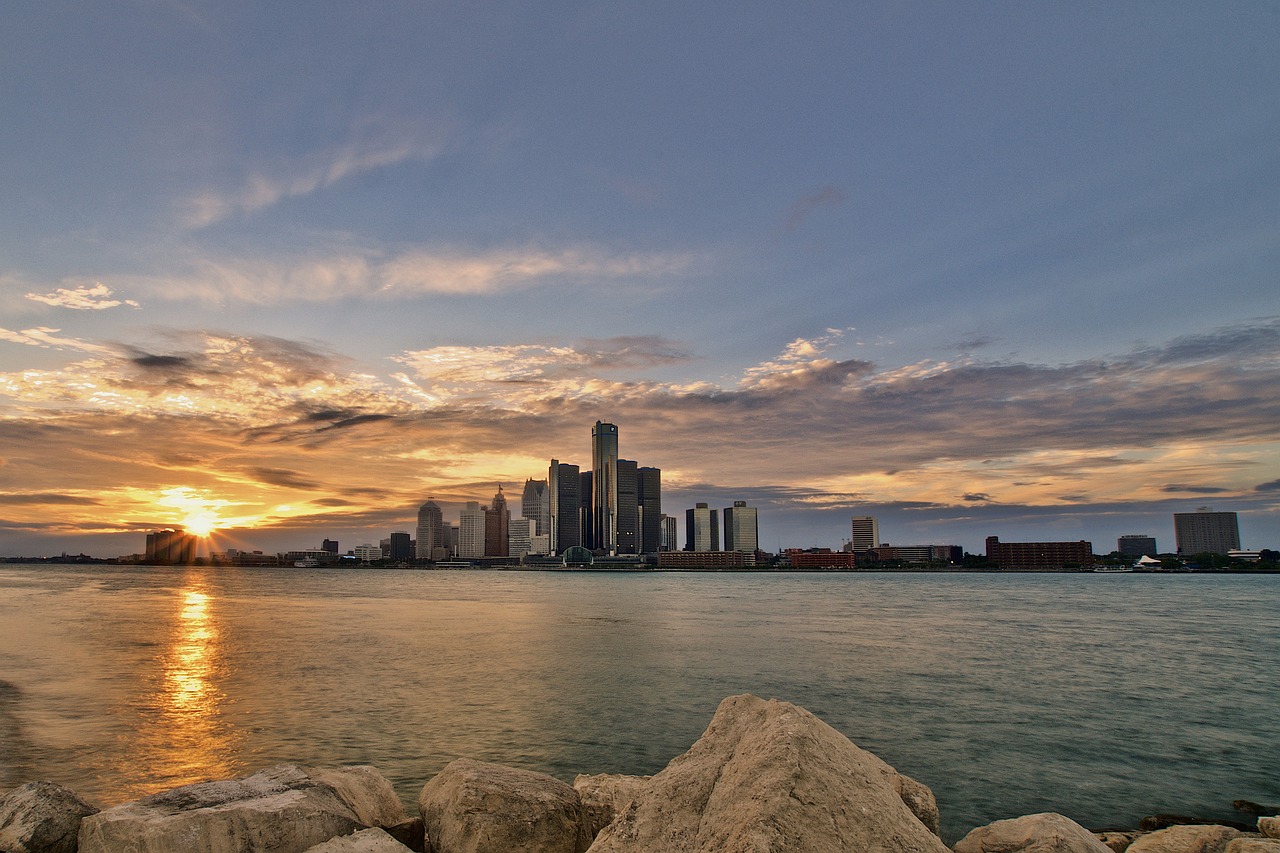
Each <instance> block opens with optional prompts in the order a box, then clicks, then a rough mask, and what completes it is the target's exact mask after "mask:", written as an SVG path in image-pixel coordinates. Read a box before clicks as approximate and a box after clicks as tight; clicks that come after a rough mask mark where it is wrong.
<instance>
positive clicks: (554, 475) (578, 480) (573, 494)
mask: <svg viewBox="0 0 1280 853" xmlns="http://www.w3.org/2000/svg"><path fill="white" fill-rule="evenodd" d="M581 490H582V477H581V472H580V471H579V470H578V466H577V465H569V464H566V463H563V462H560V461H559V460H557V459H552V460H551V466H550V467H549V468H548V469H547V505H548V510H549V513H550V515H549V517H548V519H547V532H548V533H550V534H551V543H550V545H551V553H553V554H563V553H564V552H565V550H566V549H568V548H572V547H574V546H575V545H581V544H582V526H581V524H580V523H579V521H578V514H579V511H580V510H581V507H582V491H581Z"/></svg>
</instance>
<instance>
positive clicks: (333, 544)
mask: <svg viewBox="0 0 1280 853" xmlns="http://www.w3.org/2000/svg"><path fill="white" fill-rule="evenodd" d="M320 550H322V551H328V552H329V553H330V554H331V555H333V556H334V557H336V556H338V540H337V539H326V540H324V542H322V543H320Z"/></svg>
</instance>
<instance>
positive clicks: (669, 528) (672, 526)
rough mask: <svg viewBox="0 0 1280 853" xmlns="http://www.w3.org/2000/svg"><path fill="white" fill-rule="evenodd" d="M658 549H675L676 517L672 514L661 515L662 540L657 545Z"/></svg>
mask: <svg viewBox="0 0 1280 853" xmlns="http://www.w3.org/2000/svg"><path fill="white" fill-rule="evenodd" d="M658 550H659V551H674V550H676V517H675V516H674V515H663V516H662V541H661V543H660V544H659V546H658Z"/></svg>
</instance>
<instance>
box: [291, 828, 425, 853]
mask: <svg viewBox="0 0 1280 853" xmlns="http://www.w3.org/2000/svg"><path fill="white" fill-rule="evenodd" d="M408 851H409V848H408V847H405V846H404V845H403V844H401V843H400V842H399V841H396V840H395V839H394V838H392V837H391V836H390V835H388V834H387V833H386V832H385V831H383V830H381V829H378V828H377V827H374V828H373V829H362V830H360V831H359V832H355V833H352V834H351V835H343V836H340V837H338V838H331V839H329V840H328V841H325V842H324V843H322V844H317V845H316V846H315V847H312V848H310V849H308V850H307V853H408Z"/></svg>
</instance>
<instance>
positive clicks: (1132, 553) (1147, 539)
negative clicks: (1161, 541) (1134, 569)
mask: <svg viewBox="0 0 1280 853" xmlns="http://www.w3.org/2000/svg"><path fill="white" fill-rule="evenodd" d="M1116 550H1117V551H1119V552H1120V556H1122V557H1130V558H1132V559H1134V560H1136V559H1138V558H1139V557H1154V556H1155V555H1156V554H1159V553H1160V552H1159V551H1158V550H1156V540H1155V537H1153V536H1148V535H1146V534H1145V533H1130V534H1128V535H1126V536H1121V537H1120V538H1119V539H1117V540H1116Z"/></svg>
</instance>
